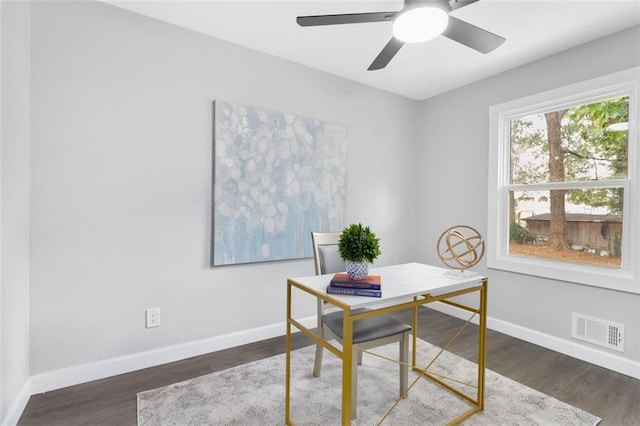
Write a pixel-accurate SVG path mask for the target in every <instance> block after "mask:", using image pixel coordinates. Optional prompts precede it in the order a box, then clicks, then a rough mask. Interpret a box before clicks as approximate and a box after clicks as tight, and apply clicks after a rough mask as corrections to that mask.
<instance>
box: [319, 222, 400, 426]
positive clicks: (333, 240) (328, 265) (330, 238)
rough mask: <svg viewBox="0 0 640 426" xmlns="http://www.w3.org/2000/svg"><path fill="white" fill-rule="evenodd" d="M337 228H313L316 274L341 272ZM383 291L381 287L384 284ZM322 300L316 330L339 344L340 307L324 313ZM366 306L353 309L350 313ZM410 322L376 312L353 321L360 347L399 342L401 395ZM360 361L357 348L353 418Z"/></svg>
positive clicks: (325, 337)
mask: <svg viewBox="0 0 640 426" xmlns="http://www.w3.org/2000/svg"><path fill="white" fill-rule="evenodd" d="M339 239H340V233H339V232H312V233H311V240H312V242H313V258H314V264H315V269H316V275H323V274H331V273H336V272H344V270H345V266H344V261H343V260H342V259H341V258H340V255H339V254H338V240H339ZM383 291H384V288H383ZM324 305H325V303H324V302H323V301H322V300H318V332H319V333H320V335H321V336H322V338H323V339H327V337H333V338H334V339H336V340H337V341H338V342H340V343H341V344H342V310H341V309H339V310H337V311H334V312H331V313H326V314H325V313H324ZM363 310H366V308H363V309H356V310H354V311H353V313H358V312H362V311H363ZM410 332H411V326H409V325H407V324H405V323H404V322H402V321H400V320H397V319H396V318H394V317H392V316H390V315H377V316H374V317H369V318H363V319H361V320H358V321H355V322H354V323H353V345H355V346H357V347H358V348H360V349H363V350H368V349H371V348H375V347H377V346H383V345H387V344H389V343H394V342H398V346H399V357H398V359H399V360H400V362H401V363H400V396H403V395H404V394H405V392H406V390H407V382H408V377H409V376H408V375H409V368H408V362H409V333H410ZM323 349H324V348H323V347H322V346H321V345H316V359H315V363H314V366H313V375H314V376H315V377H320V368H321V366H322V353H323ZM361 364H362V352H361V351H358V354H357V356H354V357H353V367H352V370H351V371H352V372H353V373H352V374H353V377H352V380H351V383H352V390H351V418H352V419H355V418H356V409H357V401H358V393H357V386H358V368H357V366H358V365H361Z"/></svg>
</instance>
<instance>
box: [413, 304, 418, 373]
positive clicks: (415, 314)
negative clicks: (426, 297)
mask: <svg viewBox="0 0 640 426" xmlns="http://www.w3.org/2000/svg"><path fill="white" fill-rule="evenodd" d="M417 301H418V298H417V297H414V298H413V330H411V335H412V336H411V340H412V344H413V350H412V351H411V367H412V368H416V365H417V359H416V358H417V355H416V345H417V343H418V341H417V340H418V338H417V336H418V307H419V306H418V304H417V303H416V302H417Z"/></svg>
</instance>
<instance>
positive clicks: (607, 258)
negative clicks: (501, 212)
mask: <svg viewBox="0 0 640 426" xmlns="http://www.w3.org/2000/svg"><path fill="white" fill-rule="evenodd" d="M623 195H624V194H623V190H622V188H612V189H594V188H588V189H572V190H554V191H549V190H547V191H510V192H509V197H510V206H511V209H510V217H511V220H510V222H511V223H510V229H509V254H512V255H518V256H527V257H534V258H543V259H552V260H558V261H563V262H572V263H582V264H590V265H598V266H607V267H612V268H620V265H621V263H620V259H621V250H622V202H623V199H624V197H623Z"/></svg>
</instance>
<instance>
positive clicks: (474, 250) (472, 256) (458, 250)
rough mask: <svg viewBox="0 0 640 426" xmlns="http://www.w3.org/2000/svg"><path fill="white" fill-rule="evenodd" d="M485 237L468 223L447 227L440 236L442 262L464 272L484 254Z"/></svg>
mask: <svg viewBox="0 0 640 426" xmlns="http://www.w3.org/2000/svg"><path fill="white" fill-rule="evenodd" d="M484 246H485V245H484V238H482V235H480V233H479V232H478V231H477V230H476V229H474V228H472V227H470V226H467V225H456V226H452V227H451V228H448V229H446V230H445V231H444V232H443V233H442V234H441V235H440V238H438V244H437V250H438V256H439V257H440V260H441V261H442V263H444V264H445V265H447V266H448V267H449V268H451V269H457V270H459V271H460V273H463V272H464V270H465V269H469V268H472V267H474V266H475V265H477V264H478V262H480V260H481V259H482V256H484Z"/></svg>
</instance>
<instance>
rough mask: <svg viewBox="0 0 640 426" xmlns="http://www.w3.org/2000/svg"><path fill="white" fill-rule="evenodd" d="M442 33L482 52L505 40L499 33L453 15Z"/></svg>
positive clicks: (488, 50) (489, 50) (492, 48)
mask: <svg viewBox="0 0 640 426" xmlns="http://www.w3.org/2000/svg"><path fill="white" fill-rule="evenodd" d="M442 35H443V36H445V37H448V38H450V39H451V40H453V41H457V42H458V43H460V44H464V45H465V46H468V47H470V48H472V49H475V50H477V51H478V52H481V53H489V52H491V51H492V50H494V49H495V48H497V47H498V46H500V45H501V44H502V43H504V41H505V39H504V38H503V37H500V36H499V35H496V34H494V33H491V32H489V31H487V30H483V29H482V28H478V27H476V26H475V25H471V24H469V23H468V22H464V21H461V20H460V19H458V18H454V17H453V16H451V15H449V24H448V25H447V29H446V30H444V32H443V33H442Z"/></svg>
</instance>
